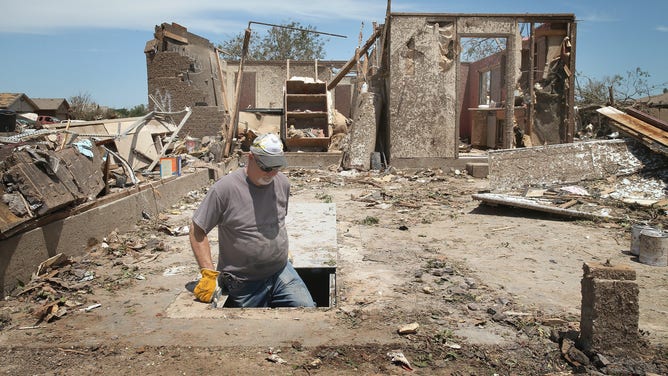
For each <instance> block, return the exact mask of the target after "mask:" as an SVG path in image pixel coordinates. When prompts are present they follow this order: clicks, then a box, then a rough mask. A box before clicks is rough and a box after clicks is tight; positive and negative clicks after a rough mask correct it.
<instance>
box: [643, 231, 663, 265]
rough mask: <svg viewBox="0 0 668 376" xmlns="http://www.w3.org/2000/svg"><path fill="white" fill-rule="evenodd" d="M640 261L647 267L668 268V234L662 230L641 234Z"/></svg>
mask: <svg viewBox="0 0 668 376" xmlns="http://www.w3.org/2000/svg"><path fill="white" fill-rule="evenodd" d="M639 243H640V247H639V250H638V251H639V254H638V260H639V261H640V262H641V263H643V264H646V265H652V266H668V233H665V232H663V231H660V230H643V231H641V232H640V242H639Z"/></svg>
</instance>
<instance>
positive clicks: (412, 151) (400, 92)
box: [388, 16, 457, 161]
mask: <svg viewBox="0 0 668 376" xmlns="http://www.w3.org/2000/svg"><path fill="white" fill-rule="evenodd" d="M453 37H454V24H453V23H450V24H449V25H446V24H445V22H443V25H442V26H441V25H437V24H433V23H429V22H427V18H426V17H424V16H392V26H391V28H390V99H389V143H390V145H389V149H390V150H389V153H388V154H389V157H390V161H393V160H395V159H400V158H421V157H426V158H429V157H446V158H454V157H455V152H456V144H457V142H456V137H455V135H456V128H455V127H456V106H457V101H456V94H457V93H456V92H457V85H456V82H457V73H456V65H455V58H454V57H453V56H448V54H449V53H450V52H451V51H450V50H449V48H450V47H451V43H450V42H451V41H452V38H453Z"/></svg>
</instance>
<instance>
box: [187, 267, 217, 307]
mask: <svg viewBox="0 0 668 376" xmlns="http://www.w3.org/2000/svg"><path fill="white" fill-rule="evenodd" d="M201 273H202V278H201V279H200V280H199V282H197V286H195V289H194V290H193V294H195V296H196V297H197V299H199V300H200V301H201V302H204V303H211V299H213V294H214V293H215V292H216V290H217V289H218V275H219V274H220V272H219V271H215V270H211V269H202V270H201Z"/></svg>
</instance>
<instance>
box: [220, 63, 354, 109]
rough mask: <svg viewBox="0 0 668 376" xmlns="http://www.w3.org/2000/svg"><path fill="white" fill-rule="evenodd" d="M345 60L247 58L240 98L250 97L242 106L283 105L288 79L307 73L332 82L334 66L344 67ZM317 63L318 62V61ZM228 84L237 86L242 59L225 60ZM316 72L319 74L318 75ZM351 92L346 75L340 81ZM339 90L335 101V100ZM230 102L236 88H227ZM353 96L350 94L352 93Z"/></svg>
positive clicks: (303, 75) (267, 106)
mask: <svg viewBox="0 0 668 376" xmlns="http://www.w3.org/2000/svg"><path fill="white" fill-rule="evenodd" d="M345 63H346V62H345V61H324V60H323V61H320V60H318V61H317V62H315V61H289V62H288V61H247V62H244V67H243V71H244V77H243V81H242V88H241V93H240V98H251V99H249V100H247V101H246V102H245V103H240V106H239V107H240V109H241V110H243V109H247V108H283V100H284V98H283V96H284V87H285V81H286V80H288V79H289V78H292V77H308V78H312V79H316V78H317V79H318V80H320V81H322V82H329V81H331V79H332V78H333V77H334V76H335V73H334V70H338V69H341V67H343V66H344V65H345ZM316 64H317V65H316ZM225 65H226V74H225V84H226V87H227V88H235V87H236V77H237V75H238V71H239V63H238V62H232V61H228V62H227V63H226V64H225ZM316 76H317V77H316ZM337 87H339V88H345V90H348V93H342V94H349V95H352V91H353V85H352V78H351V77H345V78H344V79H343V80H342V81H341V82H340V83H339V85H337ZM335 93H336V91H335V92H334V93H333V95H332V99H333V101H332V103H334V102H336V97H335ZM227 97H228V102H229V103H233V100H234V91H233V90H228V92H227ZM349 97H350V96H349Z"/></svg>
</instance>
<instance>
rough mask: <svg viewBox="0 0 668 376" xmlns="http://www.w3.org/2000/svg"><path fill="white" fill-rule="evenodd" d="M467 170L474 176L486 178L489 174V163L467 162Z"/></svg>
mask: <svg viewBox="0 0 668 376" xmlns="http://www.w3.org/2000/svg"><path fill="white" fill-rule="evenodd" d="M466 172H468V174H469V175H471V176H473V177H474V178H486V177H487V175H488V174H489V164H487V163H467V164H466Z"/></svg>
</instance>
